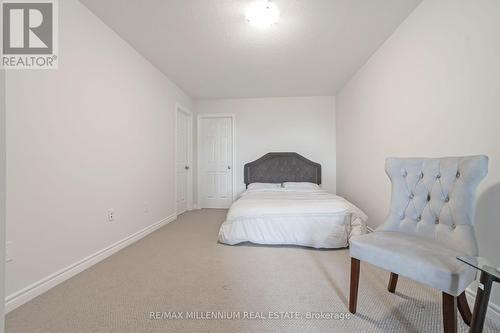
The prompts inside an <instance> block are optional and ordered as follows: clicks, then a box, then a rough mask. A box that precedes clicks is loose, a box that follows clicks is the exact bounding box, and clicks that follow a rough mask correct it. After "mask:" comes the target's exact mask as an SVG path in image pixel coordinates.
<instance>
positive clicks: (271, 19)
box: [246, 0, 280, 29]
mask: <svg viewBox="0 0 500 333" xmlns="http://www.w3.org/2000/svg"><path fill="white" fill-rule="evenodd" d="M279 17H280V10H279V8H278V6H276V5H275V4H274V3H272V2H271V1H270V0H255V1H254V2H252V3H251V4H250V5H248V7H247V11H246V18H247V20H248V22H249V23H250V24H251V25H253V26H254V27H256V28H259V29H265V28H268V27H270V26H271V25H273V24H274V23H276V22H278V19H279Z"/></svg>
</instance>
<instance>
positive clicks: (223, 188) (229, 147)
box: [199, 116, 233, 208]
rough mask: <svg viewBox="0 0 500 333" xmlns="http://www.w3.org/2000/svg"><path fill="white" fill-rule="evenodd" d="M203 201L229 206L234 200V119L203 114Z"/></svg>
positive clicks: (203, 203) (206, 204)
mask: <svg viewBox="0 0 500 333" xmlns="http://www.w3.org/2000/svg"><path fill="white" fill-rule="evenodd" d="M199 128H200V133H199V143H200V155H199V158H200V160H199V161H200V178H199V182H200V198H199V199H200V200H199V201H200V204H201V207H202V208H228V207H229V206H230V205H231V203H232V202H233V165H232V163H233V119H232V118H231V117H222V116H221V117H201V118H200V126H199Z"/></svg>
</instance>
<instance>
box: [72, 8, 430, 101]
mask: <svg viewBox="0 0 500 333" xmlns="http://www.w3.org/2000/svg"><path fill="white" fill-rule="evenodd" d="M80 1H82V2H83V3H84V4H85V5H86V6H87V7H88V8H89V9H90V10H92V11H93V12H94V13H95V14H96V15H97V16H99V17H100V18H101V19H102V20H103V21H104V22H105V23H106V24H108V25H109V26H110V27H111V28H112V29H114V30H115V31H116V32H117V33H118V34H119V35H121V36H122V37H123V38H124V39H125V40H127V41H128V42H129V43H130V44H131V45H132V46H134V47H135V48H136V49H137V50H138V51H139V52H140V53H141V54H143V55H144V56H145V57H146V58H147V59H149V60H150V61H151V62H152V63H153V64H154V65H155V66H157V67H158V68H159V69H160V70H161V71H162V72H163V73H165V75H167V76H168V77H169V78H170V79H171V80H172V81H174V82H175V83H176V84H177V85H179V86H180V87H181V88H182V89H184V90H185V91H186V92H187V93H188V94H189V95H191V97H193V98H197V99H198V98H242V97H278V96H311V95H334V94H336V93H337V92H338V90H339V89H340V88H342V86H343V85H344V84H345V83H346V82H347V80H348V79H349V78H350V77H351V76H352V75H353V74H354V73H355V72H356V71H357V70H358V69H359V68H360V67H361V66H362V65H363V64H364V63H365V62H366V60H367V59H368V58H369V57H370V55H371V54H372V53H373V52H374V51H375V50H376V49H377V48H378V47H379V46H380V45H381V44H382V43H383V42H384V41H385V40H386V39H387V38H388V37H389V36H390V34H391V33H392V32H393V31H394V30H395V29H396V27H397V26H398V25H399V24H400V23H401V22H402V21H403V20H404V19H405V18H406V17H407V16H408V15H409V14H410V12H411V11H412V10H413V9H414V8H415V7H416V6H417V5H418V4H419V3H420V2H421V0H274V1H273V2H274V3H276V4H277V5H278V6H279V8H280V10H281V18H280V20H279V22H278V23H277V24H276V25H274V26H272V27H271V28H269V29H266V30H258V29H256V28H254V27H252V26H251V25H250V24H248V22H246V20H245V8H246V6H247V4H248V3H249V2H251V1H252V0H141V1H123V0H106V1H103V0H80Z"/></svg>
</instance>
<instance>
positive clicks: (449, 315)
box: [443, 292, 457, 333]
mask: <svg viewBox="0 0 500 333" xmlns="http://www.w3.org/2000/svg"><path fill="white" fill-rule="evenodd" d="M443 327H444V333H456V332H457V297H455V296H453V295H450V294H447V293H445V292H443Z"/></svg>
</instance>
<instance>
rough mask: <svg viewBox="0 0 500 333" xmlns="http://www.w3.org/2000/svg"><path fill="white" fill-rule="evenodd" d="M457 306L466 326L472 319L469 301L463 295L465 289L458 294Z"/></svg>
mask: <svg viewBox="0 0 500 333" xmlns="http://www.w3.org/2000/svg"><path fill="white" fill-rule="evenodd" d="M457 306H458V311H459V312H460V315H461V316H462V319H463V320H464V322H465V323H466V324H467V326H470V323H471V321H472V312H471V311H470V308H469V303H468V302H467V297H466V296H465V291H464V292H463V293H461V294H460V295H458V299H457Z"/></svg>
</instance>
